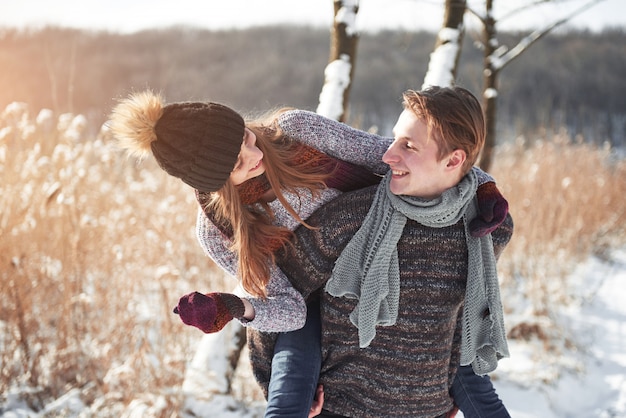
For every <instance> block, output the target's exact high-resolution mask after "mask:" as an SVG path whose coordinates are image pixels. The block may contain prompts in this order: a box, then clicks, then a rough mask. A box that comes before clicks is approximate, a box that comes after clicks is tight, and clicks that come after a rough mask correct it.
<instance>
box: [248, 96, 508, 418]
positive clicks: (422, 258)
mask: <svg viewBox="0 0 626 418" xmlns="http://www.w3.org/2000/svg"><path fill="white" fill-rule="evenodd" d="M404 107H405V109H404V111H403V112H402V114H401V115H400V117H399V119H398V121H397V123H396V125H395V127H394V136H395V140H394V142H393V143H392V144H391V146H390V147H389V149H388V150H387V152H386V153H385V155H384V156H383V161H384V162H385V163H387V164H389V166H390V169H391V170H390V171H389V172H388V174H387V175H386V176H385V178H384V179H383V181H382V182H381V185H380V186H374V187H371V188H367V189H362V190H359V191H356V192H351V193H346V194H344V195H342V196H340V197H338V198H336V199H335V200H333V201H331V202H330V203H327V204H326V205H325V206H323V207H322V208H320V209H319V210H318V211H317V212H316V213H314V214H313V215H312V216H311V217H310V218H309V219H308V221H307V222H308V223H309V225H312V226H315V227H317V228H316V229H307V228H299V229H298V230H297V232H296V238H297V242H296V244H295V246H294V247H293V248H290V249H289V250H288V251H287V254H285V257H284V262H282V263H280V267H281V269H282V270H283V271H284V272H285V273H286V274H287V275H288V276H289V277H290V279H291V280H292V283H293V285H294V286H295V287H296V288H297V289H298V290H300V291H301V292H302V293H303V294H304V295H305V296H311V295H313V294H315V292H316V291H317V290H318V289H320V288H322V287H324V291H322V292H321V295H320V297H321V309H322V358H323V365H322V370H321V374H320V384H321V385H323V388H324V410H323V412H322V414H321V415H320V416H325V417H342V416H346V417H383V416H384V417H413V418H414V417H440V416H441V417H444V416H446V415H447V414H448V413H449V412H450V411H452V410H453V409H454V406H453V400H452V398H451V396H450V392H449V390H450V387H451V385H452V382H453V380H454V377H455V374H456V372H457V369H458V367H459V365H460V364H462V365H469V364H471V365H472V367H473V369H474V371H475V372H476V373H478V374H485V373H488V372H490V371H492V370H494V369H495V368H496V366H497V360H498V359H499V358H501V357H504V356H508V348H507V345H506V339H505V336H504V325H503V321H502V307H501V303H500V297H499V289H498V281H497V276H496V269H495V259H496V256H498V255H499V254H500V253H501V251H502V250H503V249H504V247H505V245H506V244H507V243H508V241H509V240H510V238H511V235H512V228H513V224H512V220H511V218H510V216H507V219H506V220H505V222H504V223H503V224H502V225H500V227H499V228H498V229H496V230H495V231H493V232H492V234H491V235H488V236H485V237H482V238H475V237H473V236H471V234H470V233H469V225H468V224H469V220H471V219H474V218H475V216H476V213H477V208H476V203H475V194H476V188H477V185H478V179H477V178H476V175H475V174H474V173H473V172H472V171H470V169H471V167H472V166H473V164H474V163H475V162H476V159H477V157H478V154H479V152H480V150H481V148H482V146H483V144H484V137H485V127H484V118H483V113H482V110H481V107H480V104H479V103H478V101H477V100H476V98H475V97H474V96H473V95H472V94H471V93H470V92H468V91H467V90H465V89H463V88H460V87H453V88H439V87H432V88H429V89H427V90H424V91H421V92H415V91H408V92H406V93H405V94H404ZM294 260H295V261H294ZM260 344H262V342H260V341H258V340H256V341H255V340H253V341H251V350H252V352H251V356H252V361H253V367H255V368H256V370H255V372H256V375H257V377H259V376H262V374H263V372H264V370H262V366H260V365H262V363H263V362H262V361H259V360H260V359H259V357H258V356H259V355H262V351H263V346H262V345H260Z"/></svg>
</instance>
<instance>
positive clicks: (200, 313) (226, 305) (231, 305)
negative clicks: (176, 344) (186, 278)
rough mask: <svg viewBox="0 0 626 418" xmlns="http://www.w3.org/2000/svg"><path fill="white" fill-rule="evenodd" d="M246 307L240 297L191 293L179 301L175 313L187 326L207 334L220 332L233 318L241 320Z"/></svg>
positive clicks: (228, 294)
mask: <svg viewBox="0 0 626 418" xmlns="http://www.w3.org/2000/svg"><path fill="white" fill-rule="evenodd" d="M244 311H245V307H244V304H243V302H242V301H241V299H240V298H239V297H238V296H235V295H233V294H230V293H209V294H206V295H203V294H202V293H199V292H192V293H189V294H187V295H185V296H183V297H182V298H180V299H179V301H178V305H177V306H176V307H175V308H174V313H175V314H178V315H180V319H181V320H182V321H183V322H184V323H185V324H187V325H191V326H194V327H196V328H198V329H200V330H202V332H204V333H206V334H210V333H212V332H218V331H220V330H221V329H222V328H224V326H226V324H227V323H228V322H230V321H231V320H232V319H233V318H241V317H243V315H244Z"/></svg>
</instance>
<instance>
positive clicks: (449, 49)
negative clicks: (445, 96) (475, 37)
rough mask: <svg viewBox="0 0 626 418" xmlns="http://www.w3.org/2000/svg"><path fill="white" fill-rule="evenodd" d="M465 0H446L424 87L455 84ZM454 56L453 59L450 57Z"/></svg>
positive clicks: (462, 32) (465, 6)
mask: <svg viewBox="0 0 626 418" xmlns="http://www.w3.org/2000/svg"><path fill="white" fill-rule="evenodd" d="M466 8H467V4H466V1H465V0H446V4H445V11H444V17H443V25H442V27H441V30H440V31H439V33H438V34H437V40H436V41H435V48H434V50H433V52H432V53H431V54H430V61H429V63H428V71H427V72H426V76H425V77H424V84H423V85H422V88H426V87H428V86H442V87H450V86H453V85H454V84H455V80H456V74H457V71H458V64H459V57H460V56H461V45H462V42H463V35H464V34H465V26H464V25H463V17H464V15H465V9H466ZM450 57H453V59H450Z"/></svg>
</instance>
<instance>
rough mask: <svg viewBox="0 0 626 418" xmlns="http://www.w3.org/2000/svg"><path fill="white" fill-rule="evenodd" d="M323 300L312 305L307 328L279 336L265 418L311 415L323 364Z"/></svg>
mask: <svg viewBox="0 0 626 418" xmlns="http://www.w3.org/2000/svg"><path fill="white" fill-rule="evenodd" d="M320 340H321V325H320V308H319V301H318V300H316V301H314V302H311V303H309V305H308V307H307V319H306V324H305V325H304V327H303V328H301V329H299V330H296V331H291V332H284V333H281V334H279V336H278V339H277V340H276V346H275V348H274V357H273V358H272V375H271V378H270V384H269V387H268V391H267V409H266V410H265V417H266V418H270V417H294V418H296V417H303V418H307V417H308V416H309V410H310V409H311V403H312V402H313V396H314V395H315V389H316V388H317V381H318V379H319V375H320V368H321V364H322V354H321V341H320Z"/></svg>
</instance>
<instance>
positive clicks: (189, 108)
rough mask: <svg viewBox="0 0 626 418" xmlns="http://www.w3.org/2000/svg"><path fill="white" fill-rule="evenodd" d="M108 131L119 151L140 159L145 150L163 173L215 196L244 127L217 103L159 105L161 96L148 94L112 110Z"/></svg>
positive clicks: (235, 115) (234, 159) (236, 152)
mask: <svg viewBox="0 0 626 418" xmlns="http://www.w3.org/2000/svg"><path fill="white" fill-rule="evenodd" d="M111 129H112V131H113V133H114V135H115V136H116V137H117V138H118V140H119V142H120V144H121V145H122V147H125V148H127V149H128V150H129V151H131V152H132V153H135V154H139V155H141V154H142V153H145V151H146V150H148V149H149V150H151V151H152V154H153V155H154V157H155V158H156V160H157V162H158V164H159V166H160V167H161V168H162V169H163V170H165V171H166V172H167V173H168V174H170V175H172V176H174V177H178V178H179V179H181V180H182V181H183V182H185V183H186V184H188V185H189V186H191V187H193V188H194V189H197V190H199V191H202V192H214V191H217V190H219V189H220V188H222V186H223V185H224V184H225V183H226V180H227V179H228V177H229V176H230V173H231V171H232V170H233V168H234V167H235V163H236V162H237V157H238V155H239V152H240V150H241V143H242V142H243V136H244V129H245V123H244V120H243V118H242V117H241V115H239V114H238V113H237V112H235V111H234V110H232V109H230V108H229V107H226V106H224V105H221V104H218V103H211V102H180V103H171V104H168V105H164V104H163V99H162V98H161V96H159V95H156V94H154V93H152V92H149V91H148V92H143V93H139V94H135V95H132V96H131V97H129V98H128V99H127V100H125V101H123V102H122V103H120V104H119V105H118V106H117V107H116V108H115V109H114V111H113V114H112V117H111ZM148 145H149V148H147V146H148Z"/></svg>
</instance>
